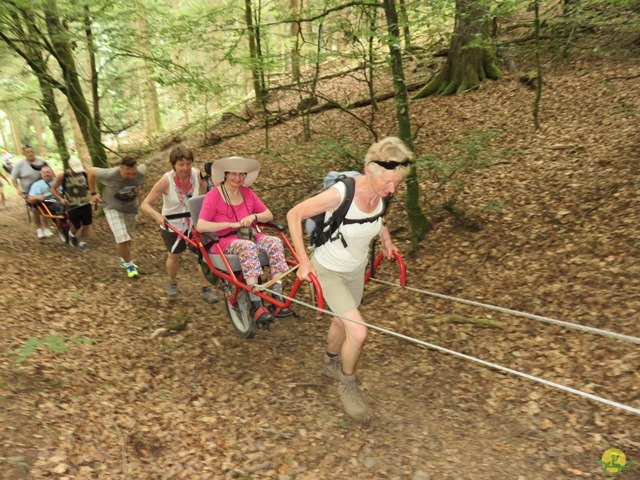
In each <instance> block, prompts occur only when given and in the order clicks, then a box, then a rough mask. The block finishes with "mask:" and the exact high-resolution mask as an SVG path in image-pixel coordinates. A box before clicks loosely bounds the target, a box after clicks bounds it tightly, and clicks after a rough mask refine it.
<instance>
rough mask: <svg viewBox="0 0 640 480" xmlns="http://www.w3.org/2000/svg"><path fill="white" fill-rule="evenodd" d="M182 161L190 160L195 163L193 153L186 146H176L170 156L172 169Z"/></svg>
mask: <svg viewBox="0 0 640 480" xmlns="http://www.w3.org/2000/svg"><path fill="white" fill-rule="evenodd" d="M180 160H188V161H190V162H193V151H192V150H191V149H190V148H189V147H187V146H186V145H182V144H180V145H176V146H175V147H173V149H171V153H170V154H169V161H170V162H171V168H173V167H175V165H176V163H177V162H179V161H180Z"/></svg>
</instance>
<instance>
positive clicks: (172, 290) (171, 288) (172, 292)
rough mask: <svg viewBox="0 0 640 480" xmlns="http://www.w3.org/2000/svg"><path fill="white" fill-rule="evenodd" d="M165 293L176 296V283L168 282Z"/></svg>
mask: <svg viewBox="0 0 640 480" xmlns="http://www.w3.org/2000/svg"><path fill="white" fill-rule="evenodd" d="M167 295H169V296H170V297H177V296H178V284H177V283H174V282H169V285H167Z"/></svg>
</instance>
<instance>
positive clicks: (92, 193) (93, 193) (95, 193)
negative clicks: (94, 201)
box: [90, 192, 98, 195]
mask: <svg viewBox="0 0 640 480" xmlns="http://www.w3.org/2000/svg"><path fill="white" fill-rule="evenodd" d="M90 193H91V195H97V194H98V192H90Z"/></svg>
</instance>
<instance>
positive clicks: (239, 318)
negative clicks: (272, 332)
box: [224, 281, 258, 338]
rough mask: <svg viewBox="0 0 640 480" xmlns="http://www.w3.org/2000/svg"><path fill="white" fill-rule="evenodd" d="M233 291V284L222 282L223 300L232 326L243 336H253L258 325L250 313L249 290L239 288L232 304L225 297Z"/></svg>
mask: <svg viewBox="0 0 640 480" xmlns="http://www.w3.org/2000/svg"><path fill="white" fill-rule="evenodd" d="M233 291H234V286H233V284H231V283H230V282H227V281H225V282H224V292H225V302H226V305H227V313H228V314H229V320H230V321H231V325H233V328H234V329H235V330H236V332H238V334H240V336H241V337H244V338H253V337H254V336H255V334H256V333H257V332H258V325H257V324H256V321H255V320H254V319H253V315H252V314H251V299H250V298H249V292H247V291H246V290H241V291H240V293H239V294H238V301H237V302H236V304H235V305H232V304H231V302H230V301H229V298H228V297H227V294H231V292H233Z"/></svg>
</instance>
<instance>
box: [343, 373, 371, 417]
mask: <svg viewBox="0 0 640 480" xmlns="http://www.w3.org/2000/svg"><path fill="white" fill-rule="evenodd" d="M338 396H339V397H340V401H341V402H342V407H343V408H344V411H345V413H346V414H347V415H349V416H350V417H351V418H353V419H354V420H356V421H358V422H368V421H369V420H371V410H370V409H369V407H368V406H367V404H366V403H364V400H363V399H362V395H360V390H359V389H358V384H357V383H356V376H355V375H349V376H347V375H345V376H344V378H343V379H342V382H340V385H338Z"/></svg>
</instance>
